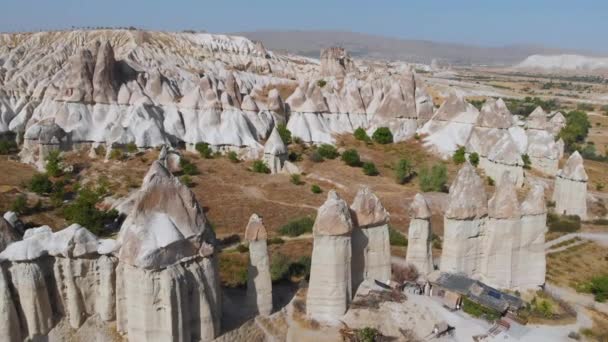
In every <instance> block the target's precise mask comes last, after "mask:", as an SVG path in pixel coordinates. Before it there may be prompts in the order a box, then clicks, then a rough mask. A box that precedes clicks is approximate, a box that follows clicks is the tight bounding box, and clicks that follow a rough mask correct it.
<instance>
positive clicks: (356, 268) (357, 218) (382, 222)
mask: <svg viewBox="0 0 608 342" xmlns="http://www.w3.org/2000/svg"><path fill="white" fill-rule="evenodd" d="M350 210H351V215H352V219H353V223H354V229H353V232H352V282H353V292H356V289H357V288H358V287H359V284H361V283H362V282H363V281H364V280H366V279H369V280H379V281H387V280H390V278H391V244H390V239H389V232H388V221H389V218H390V216H389V214H388V212H387V211H386V209H384V206H382V203H380V199H378V197H377V196H376V195H375V194H374V193H372V191H371V190H370V189H369V187H367V186H364V187H361V188H360V189H359V191H358V192H357V195H356V196H355V199H354V200H353V204H352V205H351V207H350Z"/></svg>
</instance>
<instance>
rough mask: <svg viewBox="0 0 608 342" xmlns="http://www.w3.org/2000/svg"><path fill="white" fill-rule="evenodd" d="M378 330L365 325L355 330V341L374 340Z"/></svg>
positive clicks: (367, 341) (373, 341) (378, 333)
mask: <svg viewBox="0 0 608 342" xmlns="http://www.w3.org/2000/svg"><path fill="white" fill-rule="evenodd" d="M378 336H380V332H379V331H378V330H376V329H374V328H370V327H365V328H363V329H360V330H358V331H357V341H360V342H376V340H377V338H378Z"/></svg>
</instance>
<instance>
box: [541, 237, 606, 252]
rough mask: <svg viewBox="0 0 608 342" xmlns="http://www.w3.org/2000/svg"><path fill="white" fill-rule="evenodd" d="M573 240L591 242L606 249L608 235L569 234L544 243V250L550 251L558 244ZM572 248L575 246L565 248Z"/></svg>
mask: <svg viewBox="0 0 608 342" xmlns="http://www.w3.org/2000/svg"><path fill="white" fill-rule="evenodd" d="M575 238H579V239H584V240H591V241H593V242H596V243H598V244H600V245H602V246H604V247H608V233H570V234H566V235H564V236H560V237H559V238H557V239H555V240H551V241H549V242H547V243H545V250H550V249H551V247H553V246H555V245H557V244H559V243H562V242H564V241H568V240H572V239H575ZM573 246H575V244H571V245H568V246H565V247H568V248H570V247H573Z"/></svg>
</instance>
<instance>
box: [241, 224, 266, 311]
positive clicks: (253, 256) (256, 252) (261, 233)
mask: <svg viewBox="0 0 608 342" xmlns="http://www.w3.org/2000/svg"><path fill="white" fill-rule="evenodd" d="M245 239H246V240H247V241H248V242H249V267H248V272H247V300H248V304H249V305H250V306H252V307H253V309H254V311H255V312H256V313H258V314H260V315H263V316H267V315H270V314H271V313H272V279H271V277H270V261H269V258H268V247H267V243H266V240H267V232H266V228H265V227H264V223H263V222H262V218H261V217H260V216H258V215H256V214H253V215H251V217H250V218H249V223H248V224H247V228H246V230H245Z"/></svg>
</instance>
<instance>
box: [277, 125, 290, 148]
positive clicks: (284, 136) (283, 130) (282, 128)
mask: <svg viewBox="0 0 608 342" xmlns="http://www.w3.org/2000/svg"><path fill="white" fill-rule="evenodd" d="M277 131H278V132H279V135H280V136H281V140H283V144H285V145H289V144H291V131H290V130H288V129H287V126H286V125H285V124H278V125H277Z"/></svg>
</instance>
